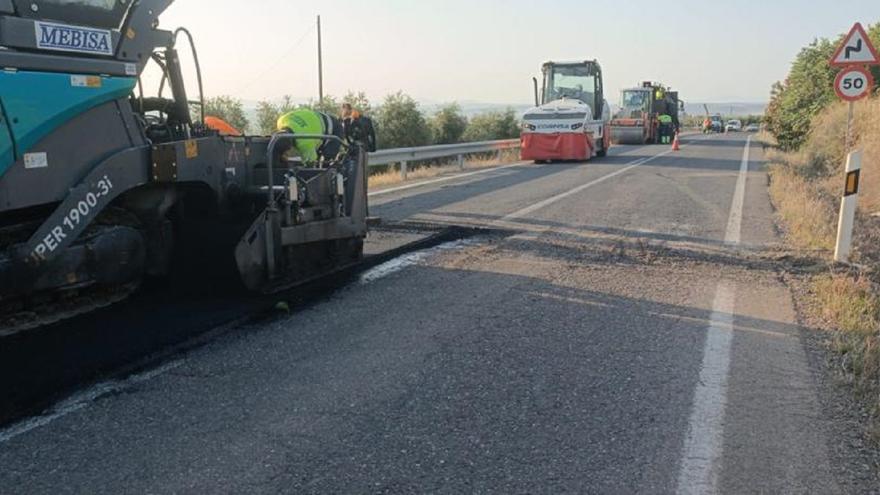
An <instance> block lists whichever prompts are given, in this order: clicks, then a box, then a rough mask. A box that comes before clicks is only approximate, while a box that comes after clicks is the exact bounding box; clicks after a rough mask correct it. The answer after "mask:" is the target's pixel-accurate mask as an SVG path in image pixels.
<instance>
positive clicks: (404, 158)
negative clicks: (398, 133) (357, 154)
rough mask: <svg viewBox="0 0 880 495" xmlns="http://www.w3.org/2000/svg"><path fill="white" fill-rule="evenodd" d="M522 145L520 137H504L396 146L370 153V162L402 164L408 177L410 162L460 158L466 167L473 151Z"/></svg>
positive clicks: (379, 164)
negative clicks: (468, 141)
mask: <svg viewBox="0 0 880 495" xmlns="http://www.w3.org/2000/svg"><path fill="white" fill-rule="evenodd" d="M519 147H520V140H519V139H503V140H499V141H481V142H478V143H460V144H440V145H434V146H419V147H416V148H396V149H390V150H380V151H376V152H374V153H370V154H369V160H368V163H369V165H370V166H371V167H378V166H382V165H390V164H394V163H399V164H400V176H401V177H402V178H403V179H406V176H407V172H408V164H409V162H414V161H419V160H432V159H435V158H451V157H456V158H457V159H458V167H459V168H460V169H464V157H465V155H470V154H473V153H491V152H501V151H504V150H511V149H517V148H519Z"/></svg>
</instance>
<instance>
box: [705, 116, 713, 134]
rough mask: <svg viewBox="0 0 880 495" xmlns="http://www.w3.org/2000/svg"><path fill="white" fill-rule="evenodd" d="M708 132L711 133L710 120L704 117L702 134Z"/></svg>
mask: <svg viewBox="0 0 880 495" xmlns="http://www.w3.org/2000/svg"><path fill="white" fill-rule="evenodd" d="M710 132H712V120H710V119H709V117H706V119H705V120H703V134H709V133H710Z"/></svg>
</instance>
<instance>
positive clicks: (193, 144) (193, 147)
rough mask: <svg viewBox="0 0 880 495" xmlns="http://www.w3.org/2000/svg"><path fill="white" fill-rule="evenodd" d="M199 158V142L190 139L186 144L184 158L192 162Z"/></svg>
mask: <svg viewBox="0 0 880 495" xmlns="http://www.w3.org/2000/svg"><path fill="white" fill-rule="evenodd" d="M198 156H199V142H198V141H196V140H195V139H190V140H189V141H187V142H186V157H187V158H189V159H190V160H192V159H193V158H196V157H198Z"/></svg>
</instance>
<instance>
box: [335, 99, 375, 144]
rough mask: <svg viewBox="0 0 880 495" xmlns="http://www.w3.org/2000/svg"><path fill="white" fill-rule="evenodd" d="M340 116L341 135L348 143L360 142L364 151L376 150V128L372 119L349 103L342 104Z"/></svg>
mask: <svg viewBox="0 0 880 495" xmlns="http://www.w3.org/2000/svg"><path fill="white" fill-rule="evenodd" d="M340 117H341V119H342V130H343V135H344V136H345V139H346V140H347V141H348V142H349V143H360V144H361V145H362V146H363V147H364V148H365V149H366V151H369V152H373V151H376V129H375V127H374V126H373V120H372V119H370V118H369V117H366V116H364V115H361V113H360V112H359V111H357V110H355V109H354V107H352V106H351V103H343V104H342V111H341V112H340Z"/></svg>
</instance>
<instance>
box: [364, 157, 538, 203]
mask: <svg viewBox="0 0 880 495" xmlns="http://www.w3.org/2000/svg"><path fill="white" fill-rule="evenodd" d="M528 163H529V162H517V163H511V164H510V165H503V166H500V167H492V168H486V169H483V170H477V171H475V172H467V173H464V174H456V175H450V176H447V177H440V178H438V179H431V180H426V181H422V182H416V183H413V184H407V185H405V186H399V187H392V188H390V189H382V190H381V191H376V192H371V193H369V194H368V196H369V197H371V198H372V197H375V196H382V195H384V194H391V193H396V192H398V191H406V190H407V189H413V188H416V187H422V186H429V185H431V184H437V183H438V182H446V181H450V180H455V179H464V178H466V177H471V176H474V175H479V174H485V173H489V172H494V171H497V170H504V169H507V168H513V167H521V166H523V165H527V164H528Z"/></svg>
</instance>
